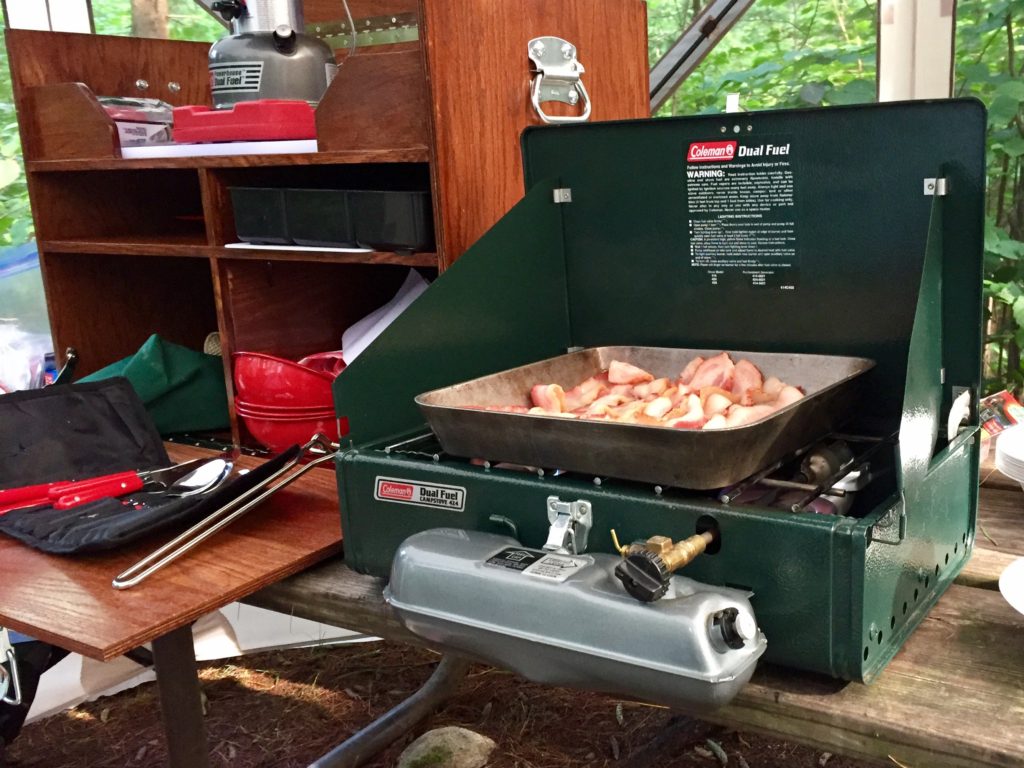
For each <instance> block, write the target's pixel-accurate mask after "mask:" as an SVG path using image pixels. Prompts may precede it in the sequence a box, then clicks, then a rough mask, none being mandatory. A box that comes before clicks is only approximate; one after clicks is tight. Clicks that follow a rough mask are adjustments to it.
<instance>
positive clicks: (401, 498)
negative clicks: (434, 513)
mask: <svg viewBox="0 0 1024 768" xmlns="http://www.w3.org/2000/svg"><path fill="white" fill-rule="evenodd" d="M373 497H374V498H375V499H377V501H390V502H393V503H395V504H412V505H414V506H417V507H434V508H440V509H448V510H451V511H453V512H461V511H462V510H463V509H465V507H466V489H465V488H462V487H460V486H457V485H439V484H437V483H418V482H416V481H414V480H402V479H399V478H394V477H378V478H377V480H376V482H375V483H374V493H373Z"/></svg>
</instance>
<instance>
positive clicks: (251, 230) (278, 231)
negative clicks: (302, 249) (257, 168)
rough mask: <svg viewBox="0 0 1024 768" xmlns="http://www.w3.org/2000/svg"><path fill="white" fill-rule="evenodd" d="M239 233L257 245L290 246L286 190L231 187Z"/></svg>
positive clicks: (245, 239)
mask: <svg viewBox="0 0 1024 768" xmlns="http://www.w3.org/2000/svg"><path fill="white" fill-rule="evenodd" d="M229 190H230V192H231V206H232V208H233V209H234V213H235V232H236V233H237V234H238V238H239V239H240V240H244V241H245V242H247V243H253V244H255V245H290V244H291V242H292V241H291V238H290V237H289V236H288V223H287V220H286V218H285V191H284V190H283V189H274V188H271V187H230V188H229Z"/></svg>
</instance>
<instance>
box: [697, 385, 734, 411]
mask: <svg viewBox="0 0 1024 768" xmlns="http://www.w3.org/2000/svg"><path fill="white" fill-rule="evenodd" d="M703 392H704V390H701V394H703ZM732 405H733V402H732V398H729V397H726V396H725V395H723V394H722V393H721V392H712V393H711V394H710V395H708V397H707V398H704V413H705V414H706V415H708V416H709V417H710V416H715V415H717V414H720V413H725V412H726V411H727V410H729V408H730V407H732Z"/></svg>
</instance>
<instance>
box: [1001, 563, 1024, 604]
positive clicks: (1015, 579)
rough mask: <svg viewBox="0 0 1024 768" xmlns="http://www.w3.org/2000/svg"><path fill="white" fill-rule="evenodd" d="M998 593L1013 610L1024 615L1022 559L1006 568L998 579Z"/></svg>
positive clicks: (1023, 567) (1023, 570) (1023, 571)
mask: <svg viewBox="0 0 1024 768" xmlns="http://www.w3.org/2000/svg"><path fill="white" fill-rule="evenodd" d="M999 591H1000V592H1002V593H1003V597H1005V598H1006V602H1008V603H1009V604H1010V605H1011V606H1013V608H1014V610H1016V611H1017V612H1018V613H1024V557H1021V558H1018V559H1017V560H1014V561H1013V562H1012V563H1010V564H1009V565H1008V566H1006V570H1005V571H1003V573H1002V575H1001V576H1000V577H999Z"/></svg>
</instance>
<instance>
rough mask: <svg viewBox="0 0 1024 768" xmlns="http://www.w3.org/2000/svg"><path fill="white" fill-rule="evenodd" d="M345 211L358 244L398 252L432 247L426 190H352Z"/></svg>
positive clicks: (426, 249) (431, 248)
mask: <svg viewBox="0 0 1024 768" xmlns="http://www.w3.org/2000/svg"><path fill="white" fill-rule="evenodd" d="M348 211H349V217H350V219H351V221H352V226H353V227H354V229H355V238H356V242H358V243H359V245H361V246H364V247H366V248H373V249H374V250H378V251H396V252H399V253H412V252H414V251H432V250H434V215H433V209H432V207H431V204H430V193H429V192H403V191H380V190H358V191H351V192H349V193H348Z"/></svg>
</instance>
